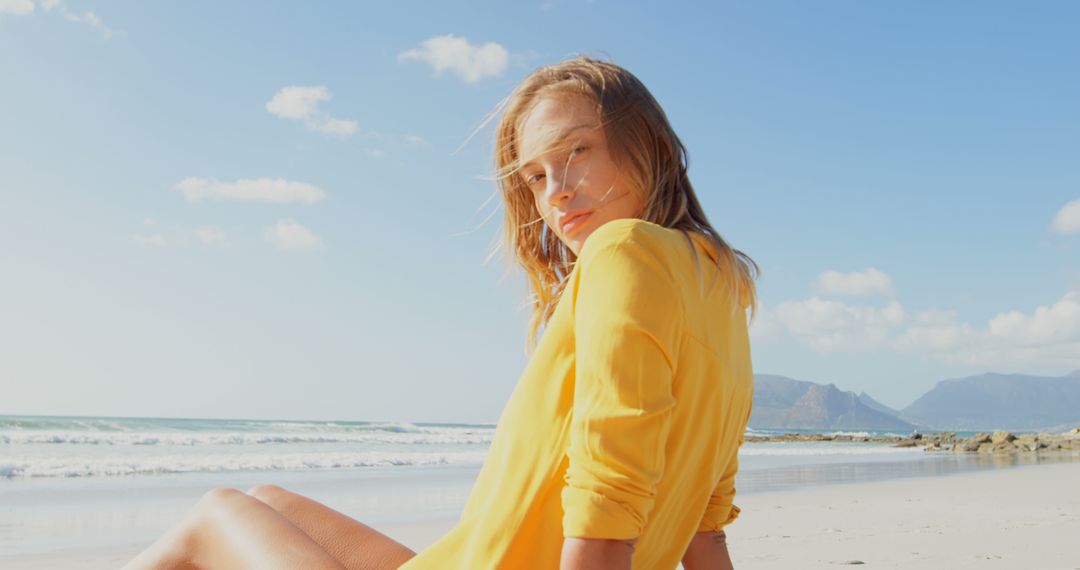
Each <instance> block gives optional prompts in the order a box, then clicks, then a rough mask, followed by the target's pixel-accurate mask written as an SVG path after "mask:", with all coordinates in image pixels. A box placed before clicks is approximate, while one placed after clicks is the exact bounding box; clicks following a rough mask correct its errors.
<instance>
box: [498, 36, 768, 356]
mask: <svg viewBox="0 0 1080 570" xmlns="http://www.w3.org/2000/svg"><path fill="white" fill-rule="evenodd" d="M566 94H580V95H585V96H587V97H589V99H590V100H591V101H592V102H593V103H594V104H595V105H596V109H597V112H598V113H597V116H598V117H599V118H600V123H601V126H602V128H603V129H604V131H603V132H604V135H605V136H606V138H607V142H608V148H609V151H610V154H611V158H612V161H613V163H614V164H615V166H616V167H617V168H618V170H619V177H620V179H624V180H626V181H627V182H628V186H629V187H630V191H632V192H635V193H636V194H637V195H638V196H640V197H641V198H642V203H643V204H644V211H643V212H642V213H641V215H640V216H639V217H640V218H641V219H644V220H646V221H649V222H653V223H655V224H658V225H661V226H664V227H667V228H674V229H679V230H681V231H683V233H684V235H686V237H687V240H688V241H691V242H692V240H690V236H689V234H688V232H697V233H699V234H701V235H703V236H705V237H706V238H707V240H708V241H710V242H711V243H712V244H713V245H714V246H715V247H716V251H717V252H718V253H719V255H718V257H719V263H718V264H717V265H716V269H717V271H718V272H719V273H720V274H721V276H722V282H723V283H724V284H725V286H726V289H727V292H728V294H729V295H733V296H734V298H733V300H734V301H735V303H733V306H738V307H742V308H743V309H744V310H745V308H746V307H749V308H750V310H751V313H750V319H751V321H753V318H754V315H755V313H756V311H757V294H756V287H755V283H754V282H755V279H756V278H757V276H758V275H760V268H759V267H758V265H757V263H755V262H754V260H753V259H751V258H750V257H749V256H747V255H746V254H744V253H743V252H741V251H739V250H737V249H733V248H732V247H731V246H729V245H728V244H727V242H725V241H724V239H723V238H721V237H720V234H719V232H717V231H716V230H715V229H714V228H713V227H712V224H710V223H709V220H708V219H707V218H706V216H705V212H704V210H703V209H702V208H701V204H700V203H699V202H698V199H697V196H696V195H695V194H694V189H693V186H691V184H690V178H689V177H688V176H687V168H688V166H689V157H688V155H687V152H686V147H685V146H683V143H682V141H680V140H679V137H678V136H676V135H675V131H674V130H673V129H672V128H671V125H670V123H669V122H668V118H667V115H666V114H665V113H664V111H663V109H662V108H661V107H660V104H659V103H657V101H656V99H654V98H653V96H652V94H651V93H649V91H648V89H646V88H645V85H644V84H642V82H641V81H640V80H639V79H638V78H637V77H635V76H634V75H633V74H631V73H630V72H629V71H627V70H626V69H624V68H622V67H620V66H618V65H615V64H614V63H610V62H607V61H601V60H598V59H594V58H591V57H587V56H582V55H579V56H577V57H573V58H570V59H566V60H563V61H561V62H558V63H554V64H551V65H546V66H543V67H541V68H539V69H537V70H535V71H533V72H532V73H530V74H529V75H528V76H527V77H526V78H525V79H524V80H523V81H522V82H521V83H520V84H519V85H518V86H517V87H516V88H515V89H514V90H513V91H512V92H511V93H510V95H508V96H507V97H506V98H505V99H503V100H502V101H501V102H500V103H499V105H498V106H497V107H496V109H495V110H494V111H492V114H491V115H489V117H488V120H490V118H491V116H493V115H494V114H495V113H497V112H498V111H499V109H500V108H505V112H504V114H503V116H502V118H501V120H500V121H499V123H498V127H497V130H496V134H495V166H496V174H495V178H496V180H497V182H498V186H499V189H500V190H501V194H502V198H503V204H504V206H505V212H504V218H503V239H502V245H503V247H504V249H505V251H506V253H508V254H513V257H514V258H515V259H516V260H517V262H518V263H519V264H520V265H521V267H522V268H523V269H524V270H525V275H526V276H527V277H528V280H529V287H530V289H531V295H530V300H531V305H532V315H531V318H530V322H529V328H528V337H527V340H526V347H525V349H526V353H527V354H531V353H532V351H533V350H534V349H535V348H536V344H537V337H538V334H539V329H540V327H541V326H542V325H546V324H547V322H548V320H549V319H550V318H551V315H552V312H553V311H554V309H555V305H556V303H557V302H558V300H559V297H560V296H561V295H562V292H563V289H564V288H565V286H566V278H567V276H568V275H569V274H570V272H571V270H572V269H573V264H574V263H575V262H576V261H577V256H576V255H575V254H574V252H573V251H572V250H570V248H568V247H566V245H565V244H563V243H562V241H561V240H560V239H559V238H558V236H557V235H556V234H555V233H554V232H552V231H550V229H549V228H548V227H547V224H545V223H544V221H543V219H542V218H541V215H540V212H538V211H537V209H536V205H535V203H534V201H533V196H532V194H531V192H530V190H529V188H528V186H527V185H526V184H525V181H524V180H523V179H522V176H521V175H520V171H521V167H522V165H524V164H527V163H528V162H529V161H531V160H532V159H533V158H534V156H528V157H522V156H519V147H518V145H519V141H518V139H519V136H520V132H521V125H522V123H523V122H524V120H525V118H526V117H527V116H528V114H529V111H530V110H531V109H532V108H533V106H534V105H536V103H537V102H538V101H540V99H541V98H545V97H552V96H560V95H566ZM486 122H487V121H486V120H485V123H486ZM482 126H483V125H481V127H482ZM556 142H557V141H556ZM553 145H554V142H552V143H550V144H548V145H543V147H544V148H542V149H540V150H539V151H537V154H543V153H546V152H549V150H550V149H551V148H553ZM691 249H692V251H694V252H695V256H696V250H695V249H694V248H693V244H692V243H691Z"/></svg>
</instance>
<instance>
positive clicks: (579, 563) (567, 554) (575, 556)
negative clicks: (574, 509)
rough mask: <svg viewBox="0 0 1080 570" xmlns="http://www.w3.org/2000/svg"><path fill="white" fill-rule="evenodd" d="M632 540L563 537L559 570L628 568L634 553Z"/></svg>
mask: <svg viewBox="0 0 1080 570" xmlns="http://www.w3.org/2000/svg"><path fill="white" fill-rule="evenodd" d="M636 541H637V539H632V540H615V539H608V538H577V537H566V538H564V539H563V548H562V559H561V560H560V562H559V568H560V570H586V569H588V570H630V559H631V557H632V556H633V554H634V542H636Z"/></svg>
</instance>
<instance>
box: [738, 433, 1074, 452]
mask: <svg viewBox="0 0 1080 570" xmlns="http://www.w3.org/2000/svg"><path fill="white" fill-rule="evenodd" d="M746 441H748V442H811V441H833V442H870V443H886V444H891V445H892V446H893V447H922V448H923V449H924V450H925V451H955V452H968V453H1031V452H1036V453H1043V452H1047V453H1049V452H1065V453H1077V454H1080V428H1076V429H1073V430H1070V431H1067V432H1065V433H1060V434H1050V433H1025V434H1020V435H1015V434H1013V433H1012V432H1008V431H996V432H993V433H977V434H975V435H974V436H972V437H968V438H964V437H957V435H956V433H955V432H936V433H927V434H921V433H913V434H912V435H909V436H898V435H882V436H862V435H854V434H835V435H828V434H819V433H813V434H811V433H787V434H783V435H759V434H752V435H747V436H746Z"/></svg>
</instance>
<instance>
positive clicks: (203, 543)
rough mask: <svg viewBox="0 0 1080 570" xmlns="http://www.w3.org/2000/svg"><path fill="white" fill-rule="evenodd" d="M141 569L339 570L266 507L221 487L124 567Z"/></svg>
mask: <svg viewBox="0 0 1080 570" xmlns="http://www.w3.org/2000/svg"><path fill="white" fill-rule="evenodd" d="M142 568H153V569H171V568H175V569H185V570H186V569H200V568H260V569H263V568H265V569H267V570H276V569H281V570H285V569H294V568H305V569H307V568H311V569H316V570H324V569H325V570H343V569H344V568H345V567H344V566H342V565H341V564H340V563H338V561H337V560H335V559H334V557H333V556H331V555H330V554H329V553H327V552H326V551H325V550H323V549H322V547H320V546H319V545H318V544H317V543H316V542H315V541H314V540H312V539H311V537H309V536H308V535H307V534H305V533H304V531H302V530H300V529H298V528H296V526H294V525H293V524H292V523H291V522H289V521H288V519H286V518H285V517H283V516H281V515H280V514H278V513H277V511H275V510H274V509H273V508H271V507H270V506H269V505H267V504H265V503H263V502H262V501H260V500H258V499H256V498H254V497H251V496H248V495H246V494H244V493H242V492H240V491H238V490H236V489H228V488H224V487H222V488H217V489H213V490H211V491H209V492H207V493H206V494H205V495H203V497H202V499H200V500H199V502H198V504H196V505H195V508H194V509H192V511H191V513H189V514H188V516H187V517H186V518H184V519H183V520H182V521H180V523H178V524H177V525H176V526H175V527H173V528H172V529H170V530H169V531H168V532H167V533H165V535H163V536H162V537H161V538H159V539H158V540H157V541H155V542H154V543H153V544H151V545H150V546H149V547H148V548H147V549H146V550H144V551H143V552H142V553H140V554H139V555H138V556H136V557H135V558H134V559H133V560H132V561H131V562H128V563H127V564H126V565H125V566H124V570H138V569H142Z"/></svg>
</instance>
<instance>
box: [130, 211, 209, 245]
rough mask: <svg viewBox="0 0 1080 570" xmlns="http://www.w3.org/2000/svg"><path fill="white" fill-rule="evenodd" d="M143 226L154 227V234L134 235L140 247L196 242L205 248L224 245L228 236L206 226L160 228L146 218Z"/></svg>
mask: <svg viewBox="0 0 1080 570" xmlns="http://www.w3.org/2000/svg"><path fill="white" fill-rule="evenodd" d="M142 225H143V226H147V227H153V228H154V229H153V230H152V231H153V233H149V234H134V235H132V236H131V240H132V241H134V242H135V243H137V244H139V245H144V246H152V247H169V246H183V245H187V244H189V243H192V242H195V243H199V244H201V245H205V246H218V245H223V244H224V243H225V242H226V240H227V235H226V234H225V232H224V231H223V230H221V229H220V228H216V227H212V226H204V227H200V228H188V227H184V226H179V225H171V224H169V225H168V227H160V224H158V223H157V222H155V221H153V220H151V219H150V218H146V219H145V220H143V224H142Z"/></svg>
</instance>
